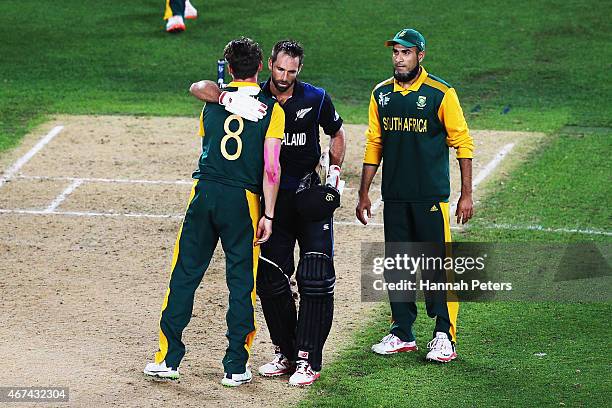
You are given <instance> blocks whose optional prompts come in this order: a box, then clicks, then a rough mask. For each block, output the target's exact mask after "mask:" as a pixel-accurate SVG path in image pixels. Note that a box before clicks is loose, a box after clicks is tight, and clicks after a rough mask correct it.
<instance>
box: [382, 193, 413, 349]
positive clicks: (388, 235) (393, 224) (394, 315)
mask: <svg viewBox="0 0 612 408" xmlns="http://www.w3.org/2000/svg"><path fill="white" fill-rule="evenodd" d="M383 217H384V225H385V226H384V228H385V243H386V244H387V243H400V242H414V241H415V236H416V235H415V228H414V220H413V219H412V214H411V212H410V204H409V203H394V202H385V207H384V210H383ZM390 247H391V246H390V245H386V251H387V248H390ZM394 256H395V255H394V254H392V253H385V257H394ZM384 276H385V281H387V282H393V281H397V280H398V279H402V278H404V276H402V275H400V274H397V273H395V274H394V273H388V272H387V271H385V275H384ZM403 295H404V294H397V293H395V294H394V293H389V296H390V299H389V300H390V302H389V303H390V305H391V319H392V322H391V329H390V330H389V332H390V333H391V334H394V335H395V336H397V337H399V338H400V339H401V340H402V341H404V342H412V341H414V340H415V337H414V333H413V331H412V325H413V324H414V321H415V320H416V317H417V307H416V303H415V302H414V301H413V299H409V300H406V299H404V296H403ZM394 300H395V301H394Z"/></svg>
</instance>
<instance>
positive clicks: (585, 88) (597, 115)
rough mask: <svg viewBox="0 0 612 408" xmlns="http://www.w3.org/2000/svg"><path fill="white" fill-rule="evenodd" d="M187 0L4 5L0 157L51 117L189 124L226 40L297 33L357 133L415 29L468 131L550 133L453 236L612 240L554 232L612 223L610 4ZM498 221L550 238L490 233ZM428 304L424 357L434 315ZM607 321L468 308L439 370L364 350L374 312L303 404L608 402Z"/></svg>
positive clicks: (379, 328) (382, 312)
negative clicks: (179, 5)
mask: <svg viewBox="0 0 612 408" xmlns="http://www.w3.org/2000/svg"><path fill="white" fill-rule="evenodd" d="M193 1H194V4H195V6H196V7H198V9H199V11H200V14H201V18H200V19H198V20H197V21H195V22H189V23H188V28H187V32H185V33H183V34H182V35H178V36H170V35H167V34H166V33H164V32H163V22H162V21H161V14H162V6H163V1H161V0H160V1H157V2H153V3H152V2H149V1H144V0H136V1H132V2H127V3H126V2H121V1H118V0H109V1H103V2H95V3H91V2H84V1H76V0H65V1H62V2H55V3H53V4H52V5H50V4H49V3H48V2H43V1H34V0H28V1H23V0H3V1H2V2H0V13H1V14H2V15H3V16H4V17H5V22H4V23H3V24H2V25H1V26H0V36H1V38H2V46H1V48H0V49H1V53H2V58H0V151H2V150H5V149H7V148H10V147H12V146H15V145H16V144H17V143H18V142H19V140H20V139H21V137H22V136H23V135H24V134H25V133H26V132H27V131H28V130H29V129H31V128H32V127H33V126H35V125H37V124H39V123H41V122H42V121H44V120H45V119H46V118H47V117H48V116H49V115H50V114H56V113H67V114H139V115H156V116H164V115H175V116H193V117H195V116H196V115H197V113H198V110H199V109H200V104H199V103H198V102H196V101H194V100H193V99H192V98H191V97H189V96H188V94H187V88H188V86H189V84H190V83H191V82H193V81H195V80H197V79H201V78H211V79H214V78H215V76H216V71H215V70H216V60H217V58H218V57H219V56H220V55H221V50H222V48H223V46H224V45H225V43H226V42H227V41H228V40H229V39H231V38H233V37H236V36H238V35H241V34H246V35H249V36H252V37H253V38H255V39H257V40H258V41H259V42H260V43H261V44H262V45H263V47H264V50H265V52H266V53H267V52H269V49H270V47H271V46H272V44H273V43H274V42H275V41H276V40H278V39H281V38H284V37H289V36H290V37H294V38H296V39H298V40H300V41H302V42H303V44H304V46H305V48H306V60H305V67H304V71H303V73H302V79H304V80H306V81H310V82H313V83H314V84H316V85H320V86H324V87H325V88H326V89H327V90H328V92H329V93H330V94H331V95H332V97H333V98H334V101H335V103H336V105H337V108H338V111H339V112H340V113H341V114H342V115H343V116H344V117H345V120H346V121H347V122H350V123H365V122H366V120H367V116H366V115H367V103H368V99H369V94H370V91H371V89H372V87H373V86H374V85H375V84H376V83H378V82H379V81H381V80H383V79H385V78H387V77H389V76H390V71H391V70H390V53H389V50H388V49H386V48H385V47H383V45H382V42H383V41H384V40H385V39H388V38H389V37H390V36H392V35H393V34H394V33H395V32H396V31H398V30H399V29H401V28H404V27H406V26H413V27H416V28H418V29H419V30H421V31H422V32H423V34H424V35H425V37H426V38H427V40H428V48H427V49H428V55H427V57H426V60H425V64H424V65H425V66H426V67H427V69H428V70H429V71H430V72H432V73H434V74H436V75H438V76H440V77H442V78H444V79H446V80H447V81H449V82H450V83H451V84H453V85H454V86H455V87H456V88H457V90H458V93H459V97H460V100H461V102H462V105H463V108H464V111H465V113H466V117H467V119H468V123H469V124H470V126H471V127H472V128H479V129H501V130H539V131H544V132H548V133H549V134H550V136H549V137H548V138H546V139H545V140H544V141H543V142H542V143H541V144H540V146H539V147H538V149H537V150H536V151H535V152H534V153H533V154H532V155H531V156H530V157H529V159H528V160H527V161H526V163H525V164H524V165H523V166H521V167H519V168H517V169H516V170H515V171H513V173H512V174H510V175H509V176H508V177H507V178H506V179H504V180H503V182H504V184H503V185H502V184H500V185H498V186H497V187H496V188H495V189H493V193H492V194H491V195H490V196H489V197H488V198H487V199H485V200H483V203H482V206H481V207H479V208H478V209H477V218H476V219H475V220H474V222H473V225H472V226H471V228H469V229H468V231H467V232H466V233H465V234H462V235H460V236H456V237H455V238H456V239H459V240H471V241H489V242H508V241H519V242H536V241H537V242H579V241H594V242H597V243H598V244H608V245H609V244H610V242H611V238H610V236H609V235H606V234H586V233H568V232H562V231H563V230H571V229H580V230H585V231H596V232H597V231H599V232H606V231H607V232H610V230H612V213H611V210H610V206H609V204H610V200H611V198H612V191H611V190H610V174H612V172H611V171H610V170H611V168H610V160H609V152H610V148H611V147H612V145H611V136H612V132H611V131H610V127H611V126H612V123H611V122H612V107H611V105H610V103H609V100H610V96H611V84H610V80H609V74H608V73H607V72H609V70H610V69H609V64H610V63H609V61H610V60H612V58H611V57H612V47H610V45H609V44H610V40H611V39H612V38H611V37H612V30H611V29H610V24H609V16H610V15H611V14H612V13H611V12H612V3H610V2H605V1H593V0H592V1H565V2H562V1H517V2H498V1H464V2H442V1H430V2H412V3H410V4H409V5H408V4H407V3H401V9H400V8H399V7H400V6H399V5H400V3H397V2H396V3H393V2H369V3H367V2H358V1H335V2H330V1H309V2H298V1H286V2H273V1H260V2H257V5H256V7H253V9H249V10H248V12H247V11H246V10H247V9H246V8H245V7H247V6H246V5H247V4H250V3H248V2H230V3H228V2H221V1H203V0H193ZM241 5H242V7H241ZM245 16H248V17H245ZM263 75H264V76H265V75H266V73H265V72H264V74H263ZM502 112H506V113H502ZM355 137H362V136H361V135H355ZM500 224H504V225H507V226H510V227H512V226H515V227H521V226H522V227H529V226H540V227H544V228H549V229H550V231H548V232H544V231H529V230H525V229H524V228H523V229H521V228H519V229H514V230H512V229H495V228H491V227H492V226H495V225H500ZM555 231H556V232H555ZM420 311H421V314H420V317H419V319H418V321H417V324H416V331H417V338H418V341H419V344H420V346H421V348H422V349H424V347H425V344H426V343H427V341H428V340H429V339H430V335H431V327H432V322H431V321H429V319H427V318H426V317H425V313H424V311H423V308H422V307H421V308H420ZM611 312H612V307H611V304H610V303H599V304H592V303H581V304H553V303H534V302H525V303H520V302H514V303H509V302H506V303H501V302H500V303H486V304H483V303H470V304H464V305H463V306H462V308H461V309H460V315H459V329H460V332H459V336H460V337H459V345H458V351H459V353H460V359H459V360H458V361H456V362H454V363H452V364H449V365H445V366H435V365H432V364H425V363H424V362H423V361H422V360H423V357H424V352H422V351H421V352H419V353H418V354H408V355H401V356H393V357H390V358H381V357H378V356H375V355H373V354H372V353H370V352H369V351H368V350H369V346H370V345H371V344H372V343H373V342H375V341H378V340H379V339H380V337H382V336H383V335H384V334H385V333H386V330H387V322H388V308H387V307H386V306H381V308H380V309H378V310H377V311H376V312H375V313H374V314H373V316H372V319H371V321H370V323H368V324H367V325H364V326H363V328H362V329H361V330H360V331H359V332H358V333H356V334H355V335H354V336H353V342H352V343H351V346H350V347H348V348H347V349H346V350H344V351H343V352H342V354H341V355H342V356H341V358H340V359H338V360H337V361H335V362H333V363H331V364H327V365H326V366H325V370H324V372H323V376H322V378H321V380H320V381H319V382H318V383H317V384H316V385H315V386H314V387H313V388H312V389H311V390H310V391H309V393H308V396H307V399H306V400H304V401H303V402H301V403H300V404H301V405H302V406H316V407H319V406H329V407H358V406H359V407H360V406H380V407H387V406H414V407H424V406H435V405H437V406H457V407H465V406H477V407H489V406H509V407H510V406H511V407H517V406H519V407H520V406H540V405H541V406H560V405H561V404H565V406H585V407H586V406H604V405H606V403H607V402H608V401H609V399H610V397H612V396H611V395H610V394H611V391H610V390H611V388H612V384H611V383H610V380H609V371H610V366H611V365H612V359H611V358H610V357H609V352H608V349H609V346H610V338H612V332H611V329H610V324H609V316H610V314H611ZM536 353H546V355H545V356H541V357H538V356H536ZM561 406H563V405H561Z"/></svg>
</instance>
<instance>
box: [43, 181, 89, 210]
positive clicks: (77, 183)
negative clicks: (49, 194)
mask: <svg viewBox="0 0 612 408" xmlns="http://www.w3.org/2000/svg"><path fill="white" fill-rule="evenodd" d="M82 183H83V180H80V179H77V180H74V181H73V182H72V183H71V184H70V185H69V186H68V187H66V189H65V190H64V191H62V192H61V194H60V195H58V196H57V197H56V198H55V200H53V202H52V203H51V204H49V206H48V207H47V208H46V209H45V212H46V213H52V212H53V211H55V209H56V208H57V207H59V205H60V204H61V203H62V201H64V200H65V199H66V197H68V196H69V195H70V194H72V192H73V191H74V190H76V189H77V187H78V186H80V185H81V184H82Z"/></svg>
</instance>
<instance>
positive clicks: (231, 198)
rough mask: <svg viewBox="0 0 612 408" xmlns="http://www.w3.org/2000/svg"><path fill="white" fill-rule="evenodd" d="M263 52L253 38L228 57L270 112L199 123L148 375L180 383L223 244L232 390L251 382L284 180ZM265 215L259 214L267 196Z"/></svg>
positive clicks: (280, 121)
mask: <svg viewBox="0 0 612 408" xmlns="http://www.w3.org/2000/svg"><path fill="white" fill-rule="evenodd" d="M262 56H263V55H262V52H261V48H260V47H259V45H258V44H257V43H256V42H254V41H252V40H251V39H248V38H244V37H243V38H240V39H237V40H233V41H231V42H230V43H229V44H228V45H227V46H226V47H225V50H224V58H225V59H226V60H227V61H228V63H229V71H230V74H231V75H232V77H233V79H234V80H233V82H231V83H230V84H229V85H228V89H229V90H238V91H239V92H245V93H247V94H250V95H253V97H254V98H256V99H258V100H259V102H262V103H264V104H265V105H266V106H267V113H266V115H265V116H264V117H263V118H262V119H261V120H257V121H247V120H244V119H243V118H242V117H241V116H238V115H236V114H230V113H229V112H227V111H226V110H225V108H224V107H223V106H221V105H219V104H216V103H209V104H206V105H205V107H204V109H203V110H202V114H201V115H200V131H199V133H200V136H201V137H202V154H201V156H200V160H199V165H198V169H197V170H196V171H195V173H194V174H193V178H194V179H195V180H196V181H195V183H194V186H193V189H192V191H191V197H190V199H189V205H188V207H187V211H186V213H185V218H184V220H183V224H182V226H181V229H180V230H179V233H178V237H177V239H176V245H175V247H174V255H173V258H172V268H171V275H170V284H169V286H168V290H167V292H166V296H165V298H164V301H163V305H162V312H161V317H160V332H159V351H158V352H157V353H156V354H155V362H153V363H149V364H147V366H146V368H145V370H144V373H145V374H147V375H150V376H154V377H162V378H171V379H177V378H178V377H179V372H178V367H179V364H180V362H181V360H182V358H183V356H184V355H185V345H184V344H183V342H182V341H181V337H182V333H183V330H184V329H185V327H186V326H187V324H188V323H189V320H190V318H191V314H192V309H193V299H194V294H195V290H196V288H197V287H198V286H199V285H200V282H201V280H202V278H203V276H204V272H205V271H206V269H207V268H208V265H209V263H210V260H211V258H212V255H213V251H214V250H215V247H216V246H217V242H218V241H219V239H220V240H221V245H222V246H223V251H224V252H225V257H226V276H227V285H228V288H229V308H228V311H227V338H228V341H229V345H228V347H227V350H226V353H225V357H224V359H223V367H224V371H225V375H224V377H223V379H222V381H221V383H222V384H223V385H226V386H238V385H241V384H244V383H247V382H250V381H251V377H252V376H251V371H250V370H249V368H248V366H247V362H248V359H249V355H250V350H251V345H252V343H253V339H254V337H255V331H256V326H255V316H254V307H255V281H256V272H257V262H258V259H259V244H262V243H263V242H265V241H267V240H268V238H269V237H270V235H271V234H272V220H273V218H274V207H275V201H276V195H277V192H278V186H279V180H280V164H279V156H280V146H281V141H282V139H283V130H284V127H285V114H284V112H283V110H282V108H281V107H280V106H279V105H278V103H276V102H275V101H274V100H273V99H272V98H270V97H267V96H265V95H264V94H263V93H261V92H260V88H259V85H257V74H258V73H259V72H260V71H261V69H262ZM262 193H263V196H264V200H265V209H266V212H265V214H263V216H262V215H261V214H260V194H262Z"/></svg>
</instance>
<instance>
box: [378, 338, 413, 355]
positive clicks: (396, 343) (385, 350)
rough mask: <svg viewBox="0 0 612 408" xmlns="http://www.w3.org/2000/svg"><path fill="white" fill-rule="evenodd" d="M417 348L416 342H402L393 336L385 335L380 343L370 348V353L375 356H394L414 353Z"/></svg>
mask: <svg viewBox="0 0 612 408" xmlns="http://www.w3.org/2000/svg"><path fill="white" fill-rule="evenodd" d="M418 349H419V348H418V347H417V345H416V341H402V340H401V339H400V338H399V337H397V336H396V335H395V334H391V333H390V334H387V335H386V336H385V337H383V338H382V340H381V341H380V343H377V344H375V345H373V346H372V351H373V352H375V353H377V354H395V353H405V352H409V351H416V350H418Z"/></svg>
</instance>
